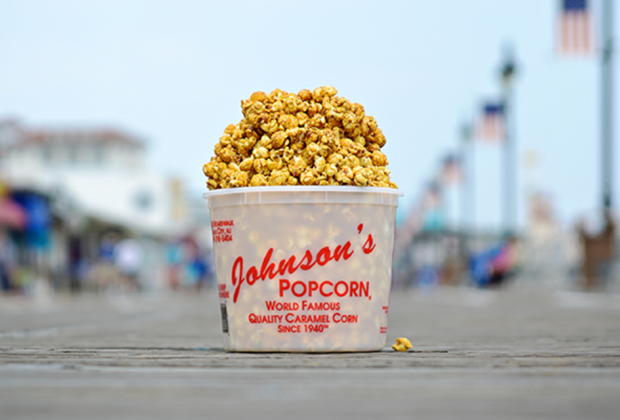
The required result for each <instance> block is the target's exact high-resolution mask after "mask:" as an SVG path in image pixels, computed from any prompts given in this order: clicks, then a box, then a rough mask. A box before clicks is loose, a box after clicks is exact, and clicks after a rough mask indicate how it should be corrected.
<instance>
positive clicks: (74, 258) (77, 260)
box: [69, 235, 82, 293]
mask: <svg viewBox="0 0 620 420" xmlns="http://www.w3.org/2000/svg"><path fill="white" fill-rule="evenodd" d="M81 274H82V241H81V240H80V238H79V237H78V236H75V235H73V236H71V237H70V238H69V290H71V292H72V293H78V292H79V291H80V290H81V286H82V285H81V283H82V282H81Z"/></svg>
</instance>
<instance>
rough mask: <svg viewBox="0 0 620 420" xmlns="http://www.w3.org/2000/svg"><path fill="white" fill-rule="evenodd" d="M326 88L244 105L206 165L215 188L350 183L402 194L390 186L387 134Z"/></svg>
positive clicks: (257, 96)
mask: <svg viewBox="0 0 620 420" xmlns="http://www.w3.org/2000/svg"><path fill="white" fill-rule="evenodd" d="M336 93H338V91H337V90H336V89H335V88H333V87H331V86H323V87H319V88H316V89H314V91H312V92H311V91H309V90H306V89H304V90H302V91H300V92H299V93H298V94H297V95H295V94H294V93H287V92H283V91H281V90H279V89H276V90H274V91H273V92H271V93H270V94H269V95H267V94H265V93H264V92H254V93H253V94H252V95H251V96H250V99H246V100H244V101H241V110H242V112H243V116H244V118H243V120H241V122H239V123H238V124H237V125H233V124H230V125H229V126H228V127H226V129H225V130H224V135H223V136H222V137H220V141H219V142H218V143H217V144H216V145H215V156H214V157H212V158H211V161H210V162H208V163H206V164H205V165H204V166H203V168H202V169H203V172H204V173H205V175H206V176H207V177H208V178H209V180H208V181H207V187H208V188H209V189H210V190H214V189H219V188H234V187H248V186H250V187H258V186H265V185H352V186H371V187H389V188H397V187H396V184H394V183H393V182H391V181H390V170H389V169H388V168H387V164H388V161H387V157H386V156H385V154H383V153H382V152H381V147H383V145H384V144H385V136H384V135H383V132H382V131H381V129H380V128H379V127H378V126H377V122H376V121H375V119H374V118H373V117H371V116H368V115H365V114H364V107H363V106H362V105H360V104H357V103H353V104H352V103H351V102H349V101H348V100H347V99H345V98H341V97H338V96H336Z"/></svg>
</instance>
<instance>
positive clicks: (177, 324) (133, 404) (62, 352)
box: [0, 289, 620, 420]
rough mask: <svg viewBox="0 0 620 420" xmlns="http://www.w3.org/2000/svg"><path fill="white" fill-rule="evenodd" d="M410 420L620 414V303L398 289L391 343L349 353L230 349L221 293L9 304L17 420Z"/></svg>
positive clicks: (9, 372)
mask: <svg viewBox="0 0 620 420" xmlns="http://www.w3.org/2000/svg"><path fill="white" fill-rule="evenodd" d="M397 336H405V337H408V338H409V339H410V340H411V342H412V343H413V345H414V348H413V350H412V351H410V352H407V353H396V352H393V351H392V350H391V349H390V348H389V344H391V343H392V342H393V341H394V339H395V338H396V337H397ZM396 415H398V416H402V415H405V416H407V418H433V419H453V418H459V419H479V418H489V419H491V418H492V419H517V418H537V419H542V418H549V419H563V420H565V419H585V418H587V419H599V418H600V419H618V418H620V296H619V295H598V294H580V293H569V292H551V291H541V290H501V291H494V292H490V291H476V290H469V289H445V290H439V291H436V292H434V293H423V292H421V291H408V292H400V293H393V295H392V300H391V304H390V324H389V330H388V346H387V347H386V349H384V351H382V352H376V353H349V354H280V353H271V354H240V353H227V352H225V351H223V349H222V339H221V336H220V320H219V307H218V305H217V299H216V298H215V294H214V293H203V294H201V295H182V294H177V295H172V296H166V297H154V296H146V295H135V296H108V297H105V296H93V295H84V296H80V297H77V298H71V297H69V296H51V297H45V298H44V297H39V298H37V299H30V300H26V299H21V298H17V299H16V298H6V297H3V298H0V418H2V419H5V418H6V419H22V418H23V419H26V418H27V419H30V418H41V419H73V418H75V419H77V418H92V419H99V418H119V417H121V418H145V419H146V418H149V419H151V418H227V419H228V418H231V419H237V418H238V419H243V418H248V419H249V418H252V419H257V418H258V419H260V418H276V419H279V418H302V419H305V418H308V419H316V418H349V417H351V418H353V417H355V418H378V417H382V418H386V417H390V416H396Z"/></svg>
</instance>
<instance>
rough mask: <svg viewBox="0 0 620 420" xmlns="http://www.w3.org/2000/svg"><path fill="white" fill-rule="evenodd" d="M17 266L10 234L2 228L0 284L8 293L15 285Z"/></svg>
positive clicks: (0, 239) (0, 235)
mask: <svg viewBox="0 0 620 420" xmlns="http://www.w3.org/2000/svg"><path fill="white" fill-rule="evenodd" d="M15 267H16V255H15V249H14V246H13V243H12V242H11V240H10V239H9V236H8V234H7V233H6V231H4V230H3V229H0V286H1V289H0V290H2V291H3V292H5V293H8V292H10V291H11V290H12V289H13V287H14V280H13V272H14V270H15Z"/></svg>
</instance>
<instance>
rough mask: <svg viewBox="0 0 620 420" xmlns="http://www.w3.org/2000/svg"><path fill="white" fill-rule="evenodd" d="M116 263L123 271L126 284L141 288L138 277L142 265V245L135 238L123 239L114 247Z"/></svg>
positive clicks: (132, 287) (136, 288) (137, 288)
mask: <svg viewBox="0 0 620 420" xmlns="http://www.w3.org/2000/svg"><path fill="white" fill-rule="evenodd" d="M114 264H115V266H116V267H117V268H118V270H119V271H120V272H121V275H122V276H123V280H124V281H125V284H126V285H127V286H128V287H130V288H131V289H134V290H141V284H140V281H139V279H138V274H139V272H140V267H141V266H142V247H141V246H140V243H139V242H138V241H137V240H135V239H131V238H128V239H123V240H122V241H120V242H119V243H118V244H116V247H115V248H114Z"/></svg>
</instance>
